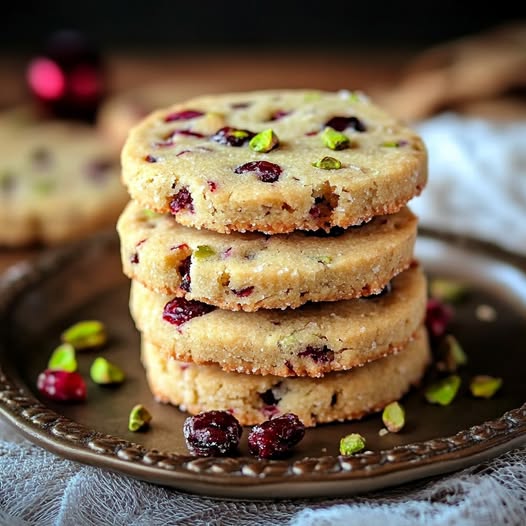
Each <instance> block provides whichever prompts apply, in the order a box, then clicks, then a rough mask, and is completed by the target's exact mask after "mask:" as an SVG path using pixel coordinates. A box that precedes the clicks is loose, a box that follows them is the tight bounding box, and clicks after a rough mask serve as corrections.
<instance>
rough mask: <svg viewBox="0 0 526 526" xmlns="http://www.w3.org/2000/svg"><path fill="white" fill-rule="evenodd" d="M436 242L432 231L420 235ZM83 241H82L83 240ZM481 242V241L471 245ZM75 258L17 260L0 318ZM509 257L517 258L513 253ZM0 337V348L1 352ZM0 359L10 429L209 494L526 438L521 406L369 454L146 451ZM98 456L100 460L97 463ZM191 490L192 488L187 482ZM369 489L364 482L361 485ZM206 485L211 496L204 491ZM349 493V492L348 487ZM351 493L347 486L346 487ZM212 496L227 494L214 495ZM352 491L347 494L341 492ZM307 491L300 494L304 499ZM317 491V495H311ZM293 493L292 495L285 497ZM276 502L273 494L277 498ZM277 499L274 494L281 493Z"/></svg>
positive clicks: (101, 242) (0, 280) (443, 461)
mask: <svg viewBox="0 0 526 526" xmlns="http://www.w3.org/2000/svg"><path fill="white" fill-rule="evenodd" d="M419 235H420V236H422V237H430V236H431V237H433V234H431V233H426V234H425V235H424V234H419ZM84 243H86V241H84ZM87 243H88V244H89V246H90V247H92V248H94V247H97V246H100V247H101V248H104V247H109V246H110V243H115V238H114V235H113V233H109V232H108V233H104V234H103V235H99V236H96V237H93V238H91V239H90V240H88V241H87ZM475 243H476V244H479V242H478V241H476V242H475ZM77 253H78V248H77V244H75V245H70V246H68V247H64V248H61V249H55V250H52V251H49V252H47V253H45V254H44V255H42V256H40V257H39V258H37V259H36V260H35V261H33V262H31V263H28V262H21V263H19V264H16V265H15V266H13V267H11V268H10V269H8V271H7V272H6V273H5V274H4V275H3V276H2V277H0V318H3V317H4V316H5V314H6V312H7V311H8V309H9V306H10V305H11V304H12V303H13V302H14V301H16V299H17V297H19V295H21V294H23V293H24V291H25V290H27V289H28V288H29V287H30V286H32V285H34V284H36V283H38V282H39V281H40V280H42V279H45V278H46V276H48V275H49V274H51V273H52V272H53V271H54V270H55V269H56V268H57V267H58V266H60V265H63V264H64V263H66V262H67V261H68V259H70V258H73V257H75V255H76V254H77ZM513 257H514V256H513ZM2 336H3V335H2V334H0V349H2V348H3V347H5V342H4V341H3V340H4V338H3V337H2ZM4 353H5V349H3V351H2V352H1V357H2V359H1V360H0V416H1V417H3V419H5V420H7V421H8V422H9V423H10V424H12V425H14V426H15V427H16V428H18V429H19V431H21V432H22V434H24V435H25V436H26V437H27V438H29V439H30V440H31V441H32V442H35V443H38V444H39V445H42V446H44V447H45V448H46V449H48V450H51V451H53V452H55V453H57V454H59V455H60V456H62V457H65V458H69V459H73V460H78V461H81V462H84V463H86V464H90V465H97V466H99V467H106V468H110V469H113V470H115V471H118V472H121V473H126V474H128V475H132V476H136V477H137V476H139V475H141V474H144V473H145V471H147V472H148V479H149V480H151V481H152V480H155V481H156V482H158V483H161V484H166V485H172V486H179V487H180V486H181V485H182V483H183V482H185V484H186V486H187V487H188V484H187V483H188V481H191V480H192V479H194V478H195V477H197V479H198V481H197V482H198V484H197V487H196V488H194V489H195V490H197V492H201V493H206V494H208V495H212V494H214V488H219V487H220V486H222V485H225V484H228V486H230V487H232V486H236V487H238V486H240V487H241V486H242V487H244V492H245V494H246V495H249V496H254V495H252V494H251V488H253V487H254V486H260V485H262V484H263V485H273V484H283V483H291V482H294V483H296V482H300V483H308V482H317V483H320V482H323V483H325V482H328V481H334V482H342V481H359V480H363V479H369V478H375V477H379V476H386V477H387V478H389V476H390V475H397V483H400V481H402V482H403V481H406V480H409V478H405V477H404V473H405V472H407V471H408V470H411V471H412V470H414V469H415V468H421V467H422V468H423V467H429V466H430V465H431V464H434V465H435V468H434V469H433V470H431V471H432V472H433V473H429V474H441V473H446V472H450V471H453V470H455V469H457V467H458V463H459V461H462V460H465V459H466V458H472V457H473V458H477V459H479V460H484V459H485V458H489V457H490V456H494V455H495V452H500V451H505V450H508V449H510V448H511V447H512V446H515V445H519V444H520V443H522V442H523V441H524V440H526V403H524V404H523V405H521V406H520V407H518V408H515V409H512V410H510V411H507V412H506V413H504V414H503V415H502V416H500V417H498V418H496V419H493V420H489V421H486V422H484V423H482V424H478V425H475V426H472V427H470V428H468V429H466V430H462V431H460V432H458V433H456V434H454V435H451V436H447V437H440V438H434V439H431V440H426V441H422V442H414V443H410V444H404V445H398V446H395V447H393V448H390V449H384V450H379V451H368V452H364V453H359V454H355V455H353V456H351V457H344V456H331V455H327V456H321V457H305V458H303V459H299V460H298V459H296V460H263V459H257V458H253V457H224V458H223V457H205V458H196V457H192V456H190V455H179V454H175V453H170V452H163V451H159V450H157V449H152V448H147V447H145V446H142V445H139V444H136V443H134V442H131V441H129V440H126V439H122V438H119V437H117V436H113V435H109V434H105V433H101V432H98V431H95V430H93V429H90V428H89V427H88V426H85V425H83V424H80V423H77V422H75V421H73V420H71V419H69V418H67V417H65V416H63V415H61V414H59V413H58V412H56V411H54V410H52V409H50V408H49V407H47V406H46V405H45V404H43V403H42V402H41V401H39V400H38V399H37V398H36V397H35V396H34V395H33V394H32V393H31V392H30V391H29V389H28V388H27V386H26V385H25V384H24V383H23V382H22V381H19V380H15V379H13V378H11V377H10V376H9V375H8V373H6V372H5V366H4V364H3V363H2V362H3V356H4ZM98 459H99V460H98ZM190 486H191V484H190ZM365 486H367V484H365ZM205 487H208V489H209V490H210V491H207V490H206V489H204V488H205ZM348 489H349V488H347V490H348ZM351 491H352V489H351ZM215 493H216V494H225V493H224V492H223V491H221V490H218V491H216V492H215ZM346 493H347V494H349V491H346ZM308 494H309V492H307V493H305V492H301V495H302V496H306V495H308ZM311 494H312V495H315V494H317V493H316V492H313V493H311ZM286 496H290V494H287V495H283V496H282V497H286ZM273 497H276V496H275V495H274V496H273ZM278 497H279V496H278Z"/></svg>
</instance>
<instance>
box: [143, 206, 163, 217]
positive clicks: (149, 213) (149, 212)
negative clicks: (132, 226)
mask: <svg viewBox="0 0 526 526" xmlns="http://www.w3.org/2000/svg"><path fill="white" fill-rule="evenodd" d="M142 213H143V214H144V217H146V219H156V218H157V217H161V216H162V214H158V213H157V212H154V211H153V210H149V209H148V208H145V209H144V210H143V211H142Z"/></svg>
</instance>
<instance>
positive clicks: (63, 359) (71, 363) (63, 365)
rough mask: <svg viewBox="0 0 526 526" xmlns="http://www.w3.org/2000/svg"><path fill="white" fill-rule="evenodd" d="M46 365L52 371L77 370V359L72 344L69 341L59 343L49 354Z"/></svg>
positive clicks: (69, 371)
mask: <svg viewBox="0 0 526 526" xmlns="http://www.w3.org/2000/svg"><path fill="white" fill-rule="evenodd" d="M47 367H48V369H53V370H54V371H66V372H68V373H73V372H75V371H76V370H77V359H76V358H75V348H74V347H73V345H71V344H69V343H63V344H62V345H59V346H58V347H57V348H56V349H55V350H54V351H53V353H52V354H51V357H50V358H49V362H48V364H47Z"/></svg>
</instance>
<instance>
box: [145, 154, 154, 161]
mask: <svg viewBox="0 0 526 526" xmlns="http://www.w3.org/2000/svg"><path fill="white" fill-rule="evenodd" d="M144 160H145V161H146V162H147V163H156V162H157V157H154V156H153V155H150V154H148V155H147V156H146V157H145V158H144Z"/></svg>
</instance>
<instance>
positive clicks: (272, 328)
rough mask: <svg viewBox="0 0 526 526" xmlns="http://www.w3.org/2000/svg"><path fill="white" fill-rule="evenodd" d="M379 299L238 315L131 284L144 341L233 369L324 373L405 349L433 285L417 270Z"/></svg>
mask: <svg viewBox="0 0 526 526" xmlns="http://www.w3.org/2000/svg"><path fill="white" fill-rule="evenodd" d="M390 288H391V290H390V291H389V292H385V293H384V294H381V295H379V296H377V297H375V298H370V299H365V298H360V299H353V300H343V301H336V302H330V303H310V304H308V305H304V306H303V307H300V308H298V309H288V310H285V311H282V310H279V311H278V310H264V309H262V310H259V311H257V312H231V311H226V310H220V309H216V308H214V307H211V306H210V305H207V304H205V303H200V302H197V301H188V300H186V299H184V298H173V296H166V295H162V294H156V293H155V292H151V291H149V290H148V289H146V288H144V287H143V286H142V285H141V284H139V283H138V282H133V283H132V288H131V299H130V309H131V313H132V316H133V318H134V320H135V322H136V325H137V328H138V329H139V330H140V331H141V332H143V333H144V335H145V337H146V338H147V339H148V340H149V341H151V342H152V343H154V344H155V345H157V346H159V347H161V348H162V349H163V351H164V352H165V353H166V354H167V355H168V356H172V357H173V358H175V359H178V360H183V361H192V362H194V363H199V364H213V363H215V364H218V365H220V366H221V368H222V369H224V370H227V371H237V372H242V373H254V374H275V375H277V376H295V375H297V376H313V377H314V376H322V375H323V374H325V373H327V372H330V371H337V370H341V369H350V368H351V367H355V366H358V365H363V364H364V363H367V362H369V361H373V360H377V359H378V358H381V357H383V356H385V355H387V354H389V353H391V352H394V351H396V350H398V349H400V348H402V347H403V346H404V345H405V344H406V342H407V341H408V340H409V339H410V338H411V337H412V336H413V334H414V333H415V331H416V330H417V328H418V326H419V325H420V324H421V323H422V320H423V319H424V314H425V306H426V280H425V277H424V274H423V273H422V271H421V270H420V268H418V267H416V266H415V267H413V268H410V269H409V270H406V271H405V272H402V273H401V274H399V275H398V276H397V277H395V278H394V279H393V280H392V285H391V287H390Z"/></svg>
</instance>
